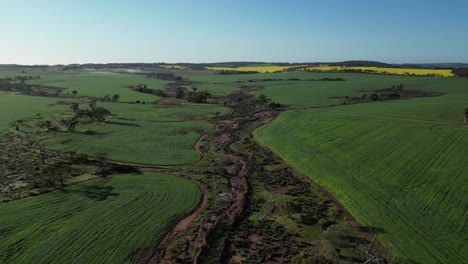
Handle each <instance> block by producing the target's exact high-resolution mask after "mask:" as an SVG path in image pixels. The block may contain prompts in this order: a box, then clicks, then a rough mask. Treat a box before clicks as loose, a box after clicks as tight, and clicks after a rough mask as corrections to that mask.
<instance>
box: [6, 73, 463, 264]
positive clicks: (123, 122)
mask: <svg viewBox="0 0 468 264" xmlns="http://www.w3.org/2000/svg"><path fill="white" fill-rule="evenodd" d="M166 66H167V67H166ZM176 66H178V65H170V64H168V65H159V66H158V67H154V68H150V67H152V66H148V67H145V65H143V66H142V67H141V68H138V69H134V68H131V67H129V68H128V69H126V68H125V67H123V66H122V65H119V67H120V68H118V69H104V70H103V69H102V68H101V66H99V67H98V69H92V68H85V69H83V68H82V69H76V68H74V69H66V70H65V69H62V68H60V67H59V66H57V67H50V68H45V69H40V68H24V69H22V68H18V67H11V68H8V67H7V68H2V69H1V70H0V77H5V76H18V75H21V76H40V78H34V79H31V80H27V81H26V82H25V84H24V85H33V86H36V87H38V88H37V89H41V87H44V86H45V88H47V87H50V86H53V87H57V88H63V90H58V91H59V92H58V93H57V94H50V93H49V94H47V95H42V96H40V95H38V94H32V95H34V96H31V94H30V95H27V93H13V92H0V110H1V111H0V131H1V132H2V137H1V138H0V144H1V146H5V147H6V148H5V151H3V152H0V158H7V159H9V160H10V161H11V162H9V163H8V164H7V163H5V164H6V165H5V166H0V170H1V171H2V172H5V175H2V177H3V178H2V182H1V184H3V186H6V187H7V188H5V190H7V191H8V193H7V191H5V195H4V197H5V198H4V201H5V203H1V204H0V226H1V227H3V226H6V228H3V229H2V228H1V227H0V237H1V238H2V239H0V241H1V242H0V262H8V263H23V262H29V261H30V260H31V259H37V261H38V262H46V261H47V259H50V258H53V259H54V261H55V260H56V261H57V263H59V262H66V260H69V259H76V261H77V262H81V263H101V262H109V263H110V262H112V263H124V262H132V261H133V262H144V261H143V260H149V259H151V260H153V261H156V262H157V261H161V262H163V261H175V262H176V263H179V262H180V263H183V262H190V261H198V262H200V263H203V262H212V263H216V262H222V261H226V260H230V259H237V260H245V261H246V262H253V263H257V262H265V261H273V262H275V261H276V262H281V261H280V260H282V259H296V260H300V261H302V262H303V263H308V261H310V259H311V258H315V255H314V254H318V256H320V258H321V260H323V261H335V262H337V261H348V260H350V259H351V260H352V261H353V262H355V263H362V262H365V261H366V259H369V255H368V253H363V251H362V250H363V248H364V249H365V250H368V251H369V250H371V249H372V250H374V249H375V250H376V251H375V252H372V254H371V256H376V257H377V258H383V257H385V258H386V259H388V260H391V259H396V260H401V261H402V262H405V261H407V262H411V261H412V262H417V263H458V262H462V261H463V260H464V259H465V258H467V256H466V254H465V253H463V252H466V251H467V248H466V246H465V243H464V240H463V239H464V237H463V234H464V233H466V227H465V222H464V219H466V216H465V209H464V207H463V205H464V204H466V203H467V196H466V194H465V193H466V189H467V186H466V184H465V182H466V180H467V179H466V173H465V172H466V171H467V170H468V168H467V165H466V164H467V163H466V159H465V158H464V157H466V155H467V152H466V148H465V147H464V146H465V145H467V144H468V142H467V138H466V126H465V125H463V111H464V109H465V108H466V107H467V105H466V102H467V101H468V94H467V92H466V87H467V84H468V83H467V80H466V79H463V78H455V77H451V78H448V77H441V76H434V77H427V76H424V77H422V76H416V75H417V74H414V75H411V76H407V74H402V75H399V74H400V73H399V74H375V73H377V72H376V71H374V72H360V73H351V72H344V71H339V70H336V69H329V70H330V71H328V70H327V71H324V72H318V71H315V70H313V69H310V70H311V71H305V70H304V69H308V68H306V67H302V68H298V69H297V71H296V70H295V71H289V70H288V69H287V67H288V66H275V65H268V64H260V65H252V66H241V67H237V68H236V69H235V70H236V71H243V70H244V71H257V72H261V73H249V74H245V73H244V74H216V72H213V71H214V70H216V68H211V70H212V71H210V72H208V71H207V70H202V69H201V68H202V67H201V66H194V67H193V69H190V70H189V69H185V68H183V67H176ZM122 67H123V68H122ZM275 67H276V68H275ZM321 68H322V69H325V68H324V66H322V67H321ZM360 68H362V67H360ZM230 69H233V68H230ZM274 69H277V70H274ZM300 69H302V70H300ZM379 69H381V70H382V71H384V69H385V68H379ZM391 69H394V68H391ZM143 70H146V71H147V72H148V74H149V75H148V77H147V76H146V74H145V73H144V72H143ZM168 70H173V71H171V72H168ZM217 70H228V69H227V68H222V69H217ZM283 70H284V71H283ZM386 70H387V69H385V71H386ZM415 70H417V69H415ZM158 71H161V72H158ZM274 71H281V72H277V73H273V72H274ZM198 72H199V74H197V73H198ZM441 75H443V74H441ZM445 76H448V75H445ZM14 82H16V83H20V81H18V79H15V81H14ZM41 85H43V86H41ZM137 85H138V86H139V87H143V86H144V87H145V88H144V89H140V90H139V91H138V90H137V89H132V87H134V86H137ZM397 87H401V88H398V89H401V90H405V91H420V92H424V93H427V94H431V93H433V95H431V96H430V97H425V96H424V93H421V94H422V96H419V97H414V98H401V99H398V100H384V99H382V100H378V101H369V100H367V101H359V100H357V99H353V100H355V101H346V99H350V98H368V96H369V95H370V94H372V93H378V91H385V92H386V91H387V90H396V89H397ZM145 89H150V90H149V92H148V90H145ZM154 90H158V91H160V92H162V93H161V95H160V96H156V95H154V94H153V92H152V91H154ZM54 91H55V90H54ZM72 91H76V92H77V93H76V94H73V93H72ZM181 91H182V92H181ZM205 92H208V97H207V98H205V100H202V101H201V102H200V103H198V102H197V103H194V101H190V100H189V98H190V97H193V96H194V95H197V94H198V95H200V94H202V93H205ZM180 93H181V94H182V95H180ZM114 94H118V95H119V97H120V98H118V100H109V99H105V98H104V97H105V96H106V95H109V96H112V95H114ZM178 94H179V95H178ZM261 95H264V96H265V97H264V98H263V99H265V100H266V101H265V100H263V101H262V100H261V98H262V96H261ZM350 100H351V99H350ZM271 102H274V104H273V105H271V104H270V103H271ZM276 103H277V104H276ZM97 110H100V111H104V115H103V116H98V117H96V113H99V112H98V111H97ZM70 122H75V123H74V125H73V127H72V128H70V127H69V126H68V124H70ZM253 136H255V139H256V141H255V140H253V139H254V138H253ZM196 142H197V143H196ZM195 143H196V144H195ZM258 143H261V144H258ZM270 149H271V150H273V151H274V152H271V151H270ZM10 150H11V151H10ZM44 153H45V154H44ZM280 158H282V159H284V160H285V161H286V162H283V161H282V160H281V159H280ZM21 159H23V160H21ZM25 159H30V160H25ZM22 164H26V165H27V166H24V167H25V168H24V169H22V166H23V165H22ZM57 164H58V165H60V166H62V165H66V166H68V165H72V166H71V167H70V171H66V170H63V171H65V173H68V175H67V177H66V179H65V181H63V180H61V178H60V177H57V178H56V179H52V180H50V177H48V176H49V175H48V174H47V173H49V172H51V170H50V168H57V166H55V167H54V166H52V165H57ZM59 168H60V167H59ZM67 168H68V167H67ZM296 169H298V170H296ZM52 172H53V171H52ZM129 173H131V174H129ZM169 175H177V176H179V177H180V178H175V177H174V176H169ZM110 176H111V177H110ZM184 178H185V179H184ZM311 180H312V181H311ZM194 182H196V183H197V185H198V186H199V187H200V188H201V189H202V190H203V192H204V193H205V194H209V195H207V196H204V198H203V199H202V202H201V203H200V204H202V205H200V207H199V209H198V210H197V211H196V213H193V216H190V217H189V218H187V219H184V220H183V221H182V222H179V224H177V221H176V219H180V218H181V217H183V216H185V215H187V214H188V213H190V212H191V211H192V210H193V209H194V208H195V206H196V205H197V204H198V203H199V202H200V196H201V195H200V194H201V191H200V190H199V189H198V188H197V186H196V184H195V183H194ZM3 186H2V185H0V187H2V188H4V187H3ZM311 186H315V188H312V187H311ZM15 188H19V189H15ZM21 188H23V189H21ZM15 192H17V193H15ZM27 196H34V197H29V198H23V197H27ZM21 198H23V199H21ZM16 199H20V200H19V201H14V200H16ZM7 201H11V202H10V203H6V202H7ZM50 204H52V205H53V206H49V207H47V206H46V205H50ZM181 204H183V205H181ZM113 208H116V209H113ZM117 208H119V209H118V210H117ZM136 208H139V210H137V209H136ZM179 209H180V210H179ZM39 212H41V213H42V214H41V215H40V214H39ZM348 213H349V214H348ZM34 218H37V219H35V221H34V222H31V221H32V220H30V219H34ZM48 219H52V221H50V220H48ZM89 219H93V220H89ZM353 219H355V220H357V222H358V223H359V224H361V225H362V226H364V227H363V228H362V229H358V228H356V225H355V224H356V223H355V222H354V221H355V220H353ZM47 221H49V222H47ZM176 224H177V225H176ZM174 226H175V227H174ZM125 227H127V229H128V230H127V229H126V228H125ZM128 227H131V228H128ZM20 230H23V231H20ZM142 230H145V231H144V235H142V234H141V233H142V232H143V231H142ZM147 230H149V231H148V232H147ZM278 230H280V231H278ZM369 230H371V231H369ZM428 230H431V232H428ZM122 234H123V235H122ZM374 234H375V235H376V236H377V238H378V241H379V243H380V244H379V245H374V242H373V240H372V236H373V235H374ZM53 236H58V239H55V240H54V239H52V237H53ZM163 236H164V239H162V237H163ZM70 237H73V239H70ZM187 238H190V239H187ZM122 240H125V241H130V242H129V243H121V242H122ZM204 240H206V241H209V244H204V243H200V241H204ZM284 241H287V243H285V242H284ZM2 243H3V244H2ZM159 243H160V244H159ZM60 244H65V245H67V246H66V247H59V245H60ZM96 245H98V246H96ZM150 246H157V247H156V248H153V249H151V250H156V251H157V252H156V253H155V252H151V250H150V251H145V250H143V251H141V250H142V249H148V247H150ZM112 248H117V249H116V250H112ZM253 248H257V249H256V250H253ZM99 251H100V252H102V253H98V252H99ZM221 252H223V253H222V254H221ZM382 252H384V253H382ZM385 252H386V253H385ZM381 253H382V255H380V254H381ZM366 254H367V255H366ZM386 254H388V255H386ZM56 255H60V257H57V258H56V257H55V256H56ZM134 258H137V260H135V259H134ZM228 262H229V261H228ZM233 262H238V261H233Z"/></svg>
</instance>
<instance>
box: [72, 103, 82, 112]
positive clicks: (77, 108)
mask: <svg viewBox="0 0 468 264" xmlns="http://www.w3.org/2000/svg"><path fill="white" fill-rule="evenodd" d="M70 108H71V110H72V111H73V113H75V115H76V114H77V113H78V111H80V105H79V104H77V103H72V104H71V105H70Z"/></svg>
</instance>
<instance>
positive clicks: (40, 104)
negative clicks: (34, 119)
mask: <svg viewBox="0 0 468 264" xmlns="http://www.w3.org/2000/svg"><path fill="white" fill-rule="evenodd" d="M58 101H65V100H58V99H57V98H46V97H34V96H24V95H19V94H15V93H7V92H0V133H1V132H3V131H5V130H7V129H8V126H9V124H10V123H11V122H13V121H16V120H18V119H21V118H24V117H28V116H32V115H36V114H39V113H42V114H45V113H47V114H50V113H54V112H55V113H57V112H61V111H65V110H66V109H67V108H68V107H67V106H64V105H60V104H57V102H58Z"/></svg>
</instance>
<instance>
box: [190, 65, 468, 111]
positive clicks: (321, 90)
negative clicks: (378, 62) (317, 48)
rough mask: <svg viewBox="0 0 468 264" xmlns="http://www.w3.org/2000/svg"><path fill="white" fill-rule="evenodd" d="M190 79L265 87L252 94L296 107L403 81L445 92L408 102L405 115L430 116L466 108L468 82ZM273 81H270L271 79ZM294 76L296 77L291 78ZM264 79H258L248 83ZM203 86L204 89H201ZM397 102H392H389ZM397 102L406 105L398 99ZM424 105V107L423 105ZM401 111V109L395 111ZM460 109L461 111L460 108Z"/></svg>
mask: <svg viewBox="0 0 468 264" xmlns="http://www.w3.org/2000/svg"><path fill="white" fill-rule="evenodd" d="M324 78H342V79H344V80H345V81H323V80H322V79H324ZM190 79H191V80H194V81H197V82H202V84H201V87H209V90H210V91H211V92H213V93H218V94H228V93H230V92H232V91H235V90H240V87H241V86H242V85H256V86H261V87H263V88H262V89H259V90H257V91H254V92H252V93H253V94H256V95H259V94H264V95H266V96H268V97H269V98H270V99H272V100H273V101H274V102H279V103H281V104H284V105H287V106H290V107H293V108H308V107H318V106H327V105H333V104H339V103H340V101H339V100H338V99H337V98H336V97H340V96H361V95H362V94H365V93H369V92H368V90H372V89H385V88H390V87H392V86H393V85H398V84H404V86H405V89H415V90H426V91H436V92H442V93H446V95H444V96H440V97H432V98H424V99H423V100H424V101H423V100H419V99H418V101H421V106H418V107H416V106H415V105H414V104H413V103H412V100H407V101H405V103H404V104H405V105H406V106H405V111H404V112H405V114H412V113H413V112H414V111H417V114H418V115H419V114H423V115H427V113H433V112H434V111H433V109H436V112H439V113H441V114H442V113H444V112H451V113H456V109H460V108H462V110H463V108H464V107H466V100H468V96H467V93H466V85H468V82H467V81H466V80H465V79H461V78H444V77H420V76H397V75H378V74H364V73H316V72H284V73H264V74H240V75H213V76H191V77H190ZM269 79H270V80H271V81H268V80H269ZM291 79H295V80H291ZM252 80H262V81H259V82H249V81H252ZM200 89H203V88H200ZM394 103H395V102H389V103H388V105H389V109H392V107H391V106H390V105H393V104H394ZM398 104H403V103H400V102H398ZM421 107H422V108H421ZM423 109H424V110H423ZM395 110H396V111H398V110H399V109H398V108H394V109H392V111H395ZM458 111H460V110H458ZM435 114H437V113H435ZM459 115H460V114H459Z"/></svg>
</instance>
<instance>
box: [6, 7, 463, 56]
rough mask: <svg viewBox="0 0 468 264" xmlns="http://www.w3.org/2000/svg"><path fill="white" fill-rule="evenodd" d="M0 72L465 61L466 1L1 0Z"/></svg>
mask: <svg viewBox="0 0 468 264" xmlns="http://www.w3.org/2000/svg"><path fill="white" fill-rule="evenodd" d="M0 11H1V15H0V34H1V35H0V36H1V38H0V64H71V63H114V62H149V63H153V62H168V63H177V62H224V61H264V62H333V61H344V60H375V61H382V62H388V63H434V62H463V63H468V29H467V26H468V1H467V0H446V1H442V0H439V1H435V0H404V1H403V0H354V1H352V0H341V1H339V0H234V1H230V0H185V1H184V0H167V1H162V0H133V1H131V0H125V1H124V0H43V1H40V0H0Z"/></svg>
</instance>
